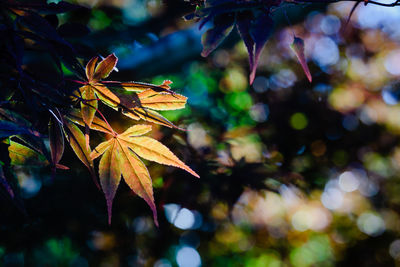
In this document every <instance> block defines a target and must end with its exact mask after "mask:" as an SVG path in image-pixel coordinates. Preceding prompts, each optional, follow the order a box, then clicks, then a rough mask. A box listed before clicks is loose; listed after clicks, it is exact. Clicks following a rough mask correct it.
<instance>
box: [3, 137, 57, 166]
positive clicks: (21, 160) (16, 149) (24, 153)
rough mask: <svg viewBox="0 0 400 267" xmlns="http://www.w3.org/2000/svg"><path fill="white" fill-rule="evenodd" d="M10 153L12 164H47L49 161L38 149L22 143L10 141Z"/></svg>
mask: <svg viewBox="0 0 400 267" xmlns="http://www.w3.org/2000/svg"><path fill="white" fill-rule="evenodd" d="M8 153H9V156H10V160H11V165H24V166H45V165H48V164H49V162H48V161H47V160H46V158H45V157H44V156H42V155H40V154H39V153H37V152H36V151H34V150H32V149H30V148H29V147H27V146H24V145H22V144H20V143H17V142H14V141H12V140H11V141H10V145H9V147H8Z"/></svg>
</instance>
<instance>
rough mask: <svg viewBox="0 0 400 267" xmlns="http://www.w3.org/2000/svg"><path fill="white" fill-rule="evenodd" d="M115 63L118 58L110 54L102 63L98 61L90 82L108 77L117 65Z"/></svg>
mask: <svg viewBox="0 0 400 267" xmlns="http://www.w3.org/2000/svg"><path fill="white" fill-rule="evenodd" d="M117 61H118V58H117V57H116V56H115V55H114V54H111V55H109V56H107V57H106V58H105V59H103V60H102V61H100V63H99V64H98V65H97V67H96V69H95V71H94V74H93V78H92V80H93V81H98V80H102V79H105V78H107V77H108V75H110V73H111V71H112V70H113V69H114V68H115V66H116V65H117ZM89 81H91V80H89Z"/></svg>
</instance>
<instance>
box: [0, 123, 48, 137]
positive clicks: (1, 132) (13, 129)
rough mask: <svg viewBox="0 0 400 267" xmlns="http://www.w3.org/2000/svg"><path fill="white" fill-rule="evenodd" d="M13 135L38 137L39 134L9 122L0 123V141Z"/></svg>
mask: <svg viewBox="0 0 400 267" xmlns="http://www.w3.org/2000/svg"><path fill="white" fill-rule="evenodd" d="M13 135H34V136H36V137H39V136H40V134H39V133H38V132H36V131H34V130H32V129H29V128H26V127H23V126H20V125H18V124H15V123H13V122H10V121H0V139H2V138H8V137H10V136H13Z"/></svg>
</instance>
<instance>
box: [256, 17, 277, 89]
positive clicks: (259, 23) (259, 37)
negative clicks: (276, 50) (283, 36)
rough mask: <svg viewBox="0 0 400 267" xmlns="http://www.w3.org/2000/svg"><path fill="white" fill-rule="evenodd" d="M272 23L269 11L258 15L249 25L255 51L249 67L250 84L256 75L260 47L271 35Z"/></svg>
mask: <svg viewBox="0 0 400 267" xmlns="http://www.w3.org/2000/svg"><path fill="white" fill-rule="evenodd" d="M273 25H274V21H273V20H272V19H271V17H270V16H269V13H262V14H260V15H258V17H257V18H256V20H255V21H254V23H253V24H252V25H251V29H250V35H251V37H252V38H253V41H254V43H255V52H254V65H253V67H252V68H251V69H250V84H252V83H253V81H254V78H255V76H256V69H257V66H258V60H259V59H260V55H261V52H262V49H263V48H264V45H265V43H266V42H267V41H268V39H269V37H270V36H271V33H272V29H273Z"/></svg>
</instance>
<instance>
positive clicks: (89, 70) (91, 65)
mask: <svg viewBox="0 0 400 267" xmlns="http://www.w3.org/2000/svg"><path fill="white" fill-rule="evenodd" d="M98 60H99V58H98V57H94V58H92V59H91V60H89V62H88V63H87V64H86V68H85V71H86V78H87V79H88V81H91V80H93V75H94V70H95V69H96V63H97V61H98Z"/></svg>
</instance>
